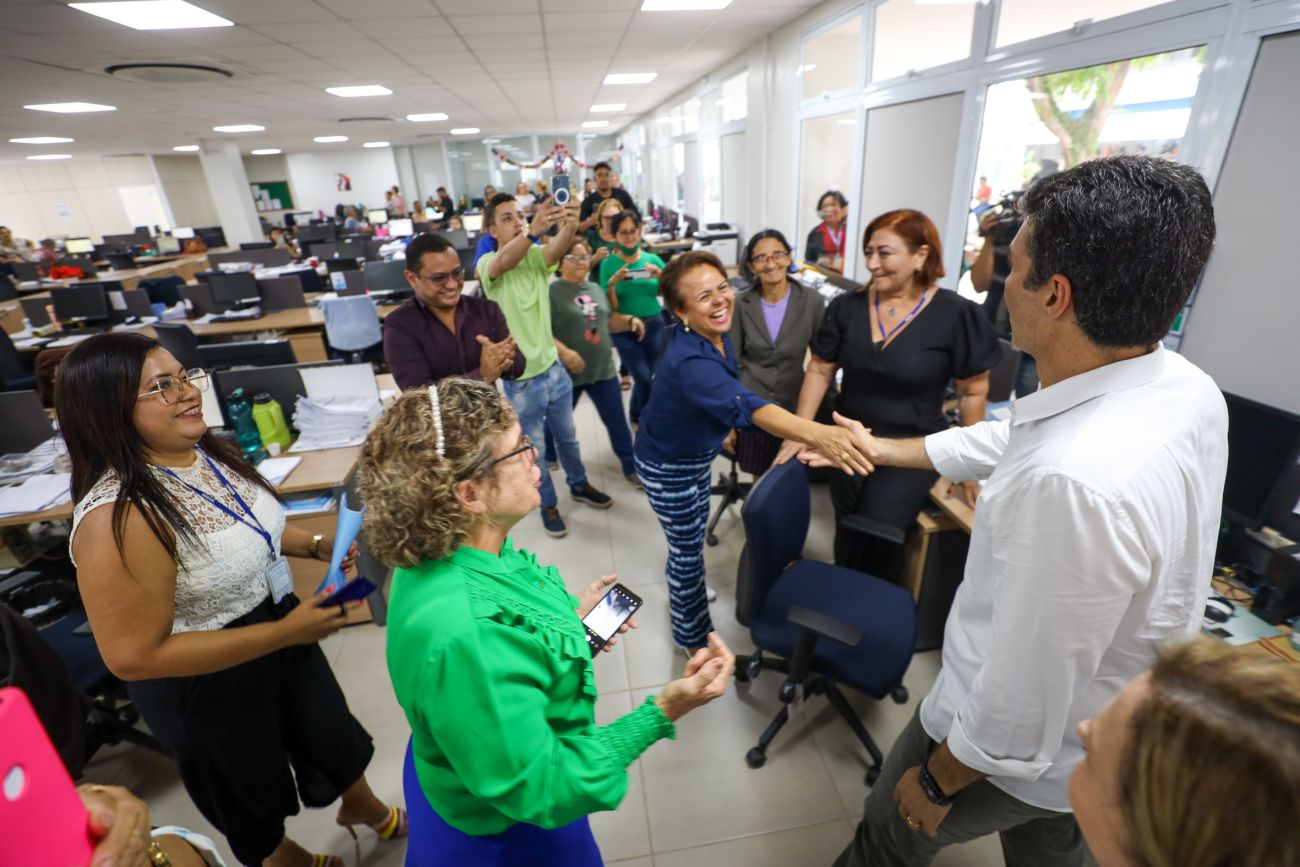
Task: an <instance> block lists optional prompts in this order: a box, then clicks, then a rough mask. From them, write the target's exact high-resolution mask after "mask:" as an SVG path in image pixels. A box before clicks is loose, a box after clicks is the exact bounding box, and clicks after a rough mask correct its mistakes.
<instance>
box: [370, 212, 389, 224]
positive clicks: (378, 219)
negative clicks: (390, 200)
mask: <svg viewBox="0 0 1300 867" xmlns="http://www.w3.org/2000/svg"><path fill="white" fill-rule="evenodd" d="M366 222H367V223H369V224H370V225H372V226H377V225H379V224H380V223H387V222H388V212H387V211H385V210H384V209H383V208H374V209H372V210H369V211H366Z"/></svg>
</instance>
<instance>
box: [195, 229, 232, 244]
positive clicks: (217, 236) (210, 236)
mask: <svg viewBox="0 0 1300 867" xmlns="http://www.w3.org/2000/svg"><path fill="white" fill-rule="evenodd" d="M194 231H195V233H196V234H197V235H198V236H199V237H200V238H202V239H203V243H205V244H207V245H208V246H209V247H224V246H226V232H225V230H224V229H222V228H221V227H220V226H205V227H201V228H198V229H195V230H194Z"/></svg>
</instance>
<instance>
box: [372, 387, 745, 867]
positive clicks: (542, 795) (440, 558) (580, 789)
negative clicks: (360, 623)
mask: <svg viewBox="0 0 1300 867" xmlns="http://www.w3.org/2000/svg"><path fill="white" fill-rule="evenodd" d="M357 483H358V488H359V491H360V494H361V497H362V499H363V500H364V501H365V502H366V504H367V506H366V512H365V516H364V518H363V519H362V520H363V528H362V529H363V532H364V533H365V537H366V545H367V549H368V550H369V552H370V553H372V554H374V555H375V556H376V557H378V558H379V559H380V560H381V561H382V562H384V563H387V564H389V565H391V566H393V567H395V571H394V572H393V580H392V585H391V589H390V592H389V619H388V627H387V628H388V671H389V674H390V676H391V677H392V680H393V689H394V691H395V692H396V694H397V700H398V702H399V703H400V704H401V706H402V709H403V711H405V713H406V718H407V721H408V722H409V723H410V726H411V742H410V746H409V747H408V749H407V753H406V762H405V770H404V774H403V778H404V784H405V789H406V793H407V804H408V806H409V808H410V810H411V836H410V840H409V841H408V845H407V850H406V864H407V867H452V865H455V867H460V865H471V864H472V865H474V867H506V865H520V867H523V865H527V867H595V865H599V864H601V863H603V862H602V861H601V856H600V850H599V849H598V848H597V846H596V841H595V839H594V838H593V837H592V833H591V828H590V826H589V824H588V821H587V816H588V815H590V814H591V813H595V812H597V811H601V810H613V809H614V808H615V807H617V806H618V804H619V802H620V801H621V800H622V799H623V796H624V794H626V792H627V787H628V774H627V768H628V766H629V765H630V764H631V763H632V762H633V761H635V760H636V758H637V757H638V756H639V755H641V753H643V752H644V751H645V750H646V749H648V748H649V747H650V746H651V745H653V744H654V743H655V742H656V741H658V740H661V739H663V738H665V737H667V738H672V737H675V729H674V725H673V724H674V723H675V722H676V721H677V720H678V719H680V718H681V717H682V716H683V715H684V714H686V713H688V712H690V711H691V710H693V709H694V708H697V707H700V706H701V705H704V704H707V703H708V702H710V701H712V700H713V699H715V698H717V697H719V696H721V695H722V694H723V693H724V692H725V691H726V688H727V680H728V678H729V677H730V675H731V673H732V670H733V668H734V666H735V657H734V656H733V655H732V653H731V651H730V650H728V649H727V647H726V645H725V644H723V643H722V641H721V640H720V639H719V638H718V637H717V635H716V634H714V635H711V636H709V641H708V646H707V647H706V648H704V649H703V650H701V652H700V653H698V654H696V655H695V656H694V657H693V658H692V659H691V660H690V662H688V663H687V665H686V668H685V672H684V674H683V676H682V677H681V678H680V679H678V680H675V681H672V682H671V683H669V684H668V685H667V686H665V687H664V688H663V689H662V690H660V691H659V692H658V693H657V694H656V695H652V696H650V697H648V698H647V699H646V700H645V702H644V703H642V704H641V705H640V706H639V707H638V708H637V709H636V710H633V711H632V712H631V713H628V714H625V715H624V716H622V717H620V718H619V719H616V720H614V721H613V722H611V723H609V724H608V725H597V724H596V720H595V704H596V681H595V676H594V673H593V666H595V665H600V664H601V660H600V659H593V658H592V646H591V645H589V644H588V640H587V631H586V628H585V627H584V626H583V624H582V620H581V619H582V617H584V616H585V615H586V614H587V613H588V612H590V611H591V610H592V608H594V607H595V605H596V603H597V602H598V601H599V600H600V599H601V598H602V597H603V596H604V595H605V592H606V591H607V589H608V588H609V586H610V585H612V584H613V583H614V582H615V581H616V580H617V578H616V576H613V575H606V576H603V577H601V578H599V579H597V580H596V581H594V582H592V583H591V584H588V585H587V586H586V587H584V588H583V589H582V590H581V591H580V592H579V593H578V595H576V596H575V595H573V594H572V593H570V592H569V591H568V589H567V588H566V585H565V581H564V579H563V578H562V577H561V576H560V574H559V572H557V571H556V569H555V567H553V566H544V565H542V564H541V563H539V562H538V561H537V558H536V557H535V556H534V555H533V554H531V553H529V552H528V551H526V550H523V549H522V548H517V547H515V544H514V543H513V542H512V541H511V539H510V533H511V531H512V530H513V529H514V527H515V526H516V525H517V524H518V523H519V521H520V520H522V519H523V518H524V517H525V516H526V515H527V514H528V513H529V512H532V511H533V510H535V509H537V508H538V506H539V505H540V504H541V497H540V495H539V494H538V487H539V485H540V484H541V475H540V471H539V469H538V467H537V451H536V449H534V448H533V444H532V443H531V442H530V441H529V439H528V438H527V437H526V436H524V434H523V431H522V430H521V429H520V426H519V419H518V417H517V416H516V415H515V413H514V410H513V409H512V408H511V406H510V402H509V401H507V400H506V399H505V398H504V397H503V396H502V395H501V394H500V393H499V392H498V391H497V390H496V389H495V388H493V387H492V386H491V385H488V384H486V383H482V382H477V381H474V380H469V379H461V378H459V377H451V378H448V379H444V380H441V381H440V382H438V383H437V384H435V385H433V386H431V387H429V388H422V389H412V390H410V391H408V392H406V393H405V394H403V395H402V396H401V397H399V398H398V399H397V400H396V401H395V402H394V403H393V404H392V405H391V406H389V407H388V409H386V410H385V411H384V414H383V416H381V417H380V419H379V421H378V422H376V424H375V426H374V428H373V429H372V430H371V431H370V434H369V436H368V437H367V438H366V443H365V445H364V446H362V449H361V458H360V460H359V462H358V475H357ZM632 625H635V623H634V621H629V622H628V623H627V624H625V625H624V626H623V627H622V628H621V629H620V630H619V631H620V632H626V631H627V627H628V626H632Z"/></svg>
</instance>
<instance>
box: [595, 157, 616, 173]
mask: <svg viewBox="0 0 1300 867" xmlns="http://www.w3.org/2000/svg"><path fill="white" fill-rule="evenodd" d="M601 169H604V170H605V171H607V172H612V171H614V170H613V169H612V168H610V166H609V163H607V162H605V161H604V160H602V161H600V162H598V163H596V164H595V165H594V166H592V167H591V173H592V174H593V175H594V174H595V173H596V172H598V171H600V170H601Z"/></svg>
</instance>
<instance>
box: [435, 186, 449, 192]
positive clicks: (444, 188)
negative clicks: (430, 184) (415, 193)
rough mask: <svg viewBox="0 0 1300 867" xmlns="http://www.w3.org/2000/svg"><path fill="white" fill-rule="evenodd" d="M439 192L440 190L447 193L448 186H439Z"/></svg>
mask: <svg viewBox="0 0 1300 867" xmlns="http://www.w3.org/2000/svg"><path fill="white" fill-rule="evenodd" d="M437 192H439V193H445V192H447V188H446V187H438V190H437Z"/></svg>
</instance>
